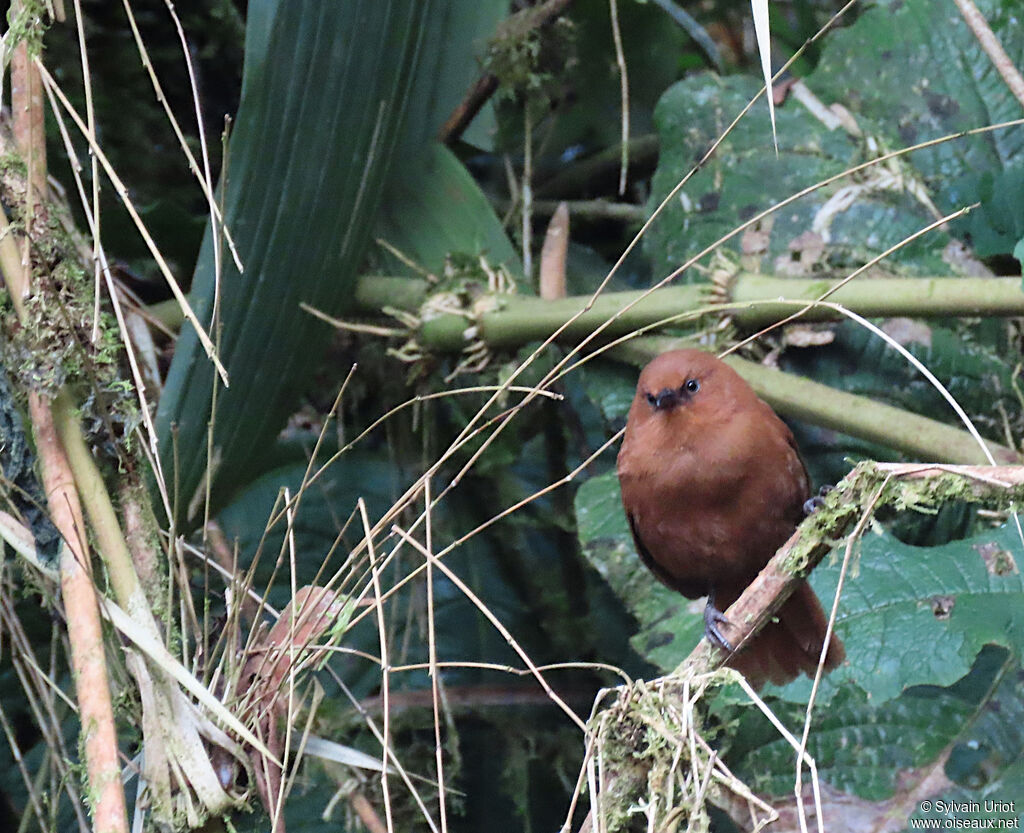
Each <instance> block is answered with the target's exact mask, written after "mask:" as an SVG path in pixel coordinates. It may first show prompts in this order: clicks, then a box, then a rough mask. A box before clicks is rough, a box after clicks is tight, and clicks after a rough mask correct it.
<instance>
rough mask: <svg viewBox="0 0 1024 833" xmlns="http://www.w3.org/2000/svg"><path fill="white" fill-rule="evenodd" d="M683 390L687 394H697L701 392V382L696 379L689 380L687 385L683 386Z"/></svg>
mask: <svg viewBox="0 0 1024 833" xmlns="http://www.w3.org/2000/svg"><path fill="white" fill-rule="evenodd" d="M683 390H685V391H686V392H687V393H696V392H697V391H699V390H700V382H699V381H697V380H696V379H687V380H686V384H684V385H683Z"/></svg>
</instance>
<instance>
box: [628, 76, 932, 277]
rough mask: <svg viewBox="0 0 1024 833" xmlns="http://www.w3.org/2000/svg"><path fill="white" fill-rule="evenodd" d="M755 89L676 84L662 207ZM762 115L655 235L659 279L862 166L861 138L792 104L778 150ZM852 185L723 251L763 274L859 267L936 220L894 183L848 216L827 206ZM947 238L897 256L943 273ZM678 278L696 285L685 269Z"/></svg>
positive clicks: (668, 119) (666, 121)
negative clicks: (781, 205)
mask: <svg viewBox="0 0 1024 833" xmlns="http://www.w3.org/2000/svg"><path fill="white" fill-rule="evenodd" d="M759 85H760V82H759V81H757V80H754V79H752V78H748V77H743V76H731V77H728V78H718V77H717V76H714V75H711V74H707V73H705V74H703V75H698V76H694V77H692V78H688V79H686V80H685V81H680V82H679V83H678V84H676V85H674V86H672V87H670V88H669V89H668V91H667V92H666V93H665V95H664V96H662V99H661V101H660V102H659V103H658V108H657V110H656V112H655V119H656V121H657V124H658V133H659V135H660V136H661V157H660V160H659V163H658V170H657V172H656V173H655V176H654V179H653V188H652V205H657V203H658V202H660V201H661V200H662V198H663V197H664V195H665V194H667V193H668V192H669V191H670V190H671V189H672V188H673V187H674V186H675V185H676V183H678V182H679V181H680V180H681V179H682V178H683V177H684V176H685V175H686V174H687V173H689V172H690V170H691V168H693V166H694V165H695V164H696V163H697V162H698V161H699V160H700V159H701V157H702V156H703V154H704V153H705V152H706V150H707V148H708V147H710V146H711V144H712V142H714V141H715V139H717V138H718V136H719V135H720V134H721V132H722V131H723V130H724V129H725V127H726V126H727V125H728V123H729V122H730V121H731V120H732V118H733V117H734V116H735V115H736V114H738V113H739V112H740V111H741V110H742V109H743V107H745V106H746V104H747V102H748V101H749V100H750V99H751V98H753V96H754V95H755V94H756V92H757V90H758V87H759ZM765 110H766V108H765V107H763V106H762V107H755V108H754V110H753V111H752V112H751V113H750V114H748V116H747V118H744V119H743V120H742V121H741V122H740V123H739V124H738V125H737V127H736V128H735V129H734V130H733V132H732V133H731V134H730V135H729V137H728V138H727V139H726V140H725V141H724V142H723V143H722V145H721V146H720V147H719V148H718V150H717V152H716V153H715V155H714V156H713V157H712V158H711V159H710V160H709V161H708V162H707V163H706V164H705V165H704V167H703V168H702V169H701V170H700V171H699V172H698V173H697V174H696V175H694V176H693V177H692V178H691V179H690V180H689V181H688V182H687V184H686V185H685V186H684V188H683V189H682V190H681V191H680V193H679V194H678V195H677V197H676V198H675V199H673V200H672V201H671V202H670V203H669V205H668V206H667V208H666V210H665V211H664V212H663V213H662V214H661V216H660V218H659V219H658V220H657V222H656V223H655V224H654V225H653V226H652V227H651V231H650V233H649V237H648V240H647V247H646V251H647V253H648V254H649V255H650V256H651V258H652V260H653V261H654V269H655V275H656V276H659V277H660V276H663V275H666V274H668V273H669V272H671V271H672V270H674V269H676V268H677V267H678V266H680V265H681V264H682V263H684V262H686V261H687V260H688V259H689V258H691V257H693V256H694V255H696V254H698V253H699V252H701V251H703V250H704V249H705V248H706V247H707V246H709V245H711V244H712V243H714V242H716V241H717V240H718V239H719V238H721V237H723V236H725V235H726V234H728V233H729V232H731V231H732V230H733V229H735V228H736V227H737V226H739V225H740V224H741V223H744V222H746V221H747V220H749V219H750V218H751V217H753V216H754V215H755V214H758V213H760V212H761V211H764V210H766V209H768V208H770V207H771V206H773V205H775V204H776V203H778V202H780V201H781V200H783V199H785V198H786V197H788V196H790V195H791V194H795V193H796V192H798V191H800V190H802V189H804V188H806V187H808V186H810V185H813V184H815V183H817V182H819V181H821V180H823V179H826V178H828V177H830V176H834V175H835V174H838V173H840V172H842V171H843V170H845V169H846V168H848V167H851V166H853V165H856V164H858V163H860V162H862V161H864V158H863V155H862V148H861V144H860V142H859V141H858V140H857V139H855V138H854V137H851V136H849V135H847V134H846V133H844V132H843V131H842V130H840V129H836V130H833V131H829V130H827V129H826V128H825V127H824V126H822V124H821V122H819V121H818V120H817V119H816V118H815V117H814V116H813V115H812V114H811V113H810V112H809V111H808V110H807V109H806V108H804V107H803V106H801V105H799V104H798V103H797V102H795V101H790V102H787V103H786V106H784V107H780V108H778V110H777V111H776V128H777V133H778V142H779V154H778V156H776V155H775V154H774V153H773V152H772V148H771V144H770V140H769V139H768V137H767V133H766V131H765V129H764V124H765V122H766V121H767V113H766V112H763V111H765ZM849 184H850V183H849V182H839V183H836V184H834V185H832V186H830V187H828V188H824V189H821V190H819V191H816V192H815V193H813V194H811V195H809V196H807V197H804V198H803V199H801V200H799V201H797V202H796V203H794V204H792V205H791V206H788V207H787V208H786V209H785V210H783V211H779V212H777V213H776V214H775V215H773V216H772V217H771V218H769V219H766V220H765V221H763V225H762V227H761V229H760V230H759V234H758V235H757V236H754V235H750V236H747V237H746V238H744V237H741V236H737V237H734V238H732V240H731V241H730V242H729V243H728V244H727V246H728V247H731V248H732V249H733V250H735V251H743V252H744V253H745V254H746V255H747V256H748V259H749V261H750V263H751V265H753V266H755V267H756V268H759V269H761V270H762V271H765V272H772V273H780V274H799V275H806V274H810V273H812V272H814V271H817V270H820V269H843V268H846V267H848V266H850V265H859V264H861V263H863V262H865V261H866V260H868V259H869V258H870V257H872V256H873V255H875V254H878V253H879V252H881V251H883V250H885V249H886V248H888V247H890V246H892V245H894V244H896V243H898V242H900V241H901V240H903V239H904V238H905V237H907V236H909V235H910V234H912V233H914V232H916V231H918V230H919V229H921V228H923V227H924V226H927V225H928V224H929V223H931V222H933V220H934V217H933V216H932V215H931V214H930V213H929V211H928V208H927V207H926V205H925V204H923V203H922V202H921V201H920V200H919V199H918V198H917V197H916V196H915V195H914V194H912V193H909V192H908V191H907V189H906V188H905V187H903V186H902V185H901V184H899V181H898V180H897V178H896V177H894V176H892V175H891V174H890V175H887V176H883V177H881V178H879V180H878V181H877V183H876V184H875V185H869V184H867V183H864V182H862V186H863V187H862V188H861V189H860V191H859V193H857V195H856V199H855V200H853V201H852V202H851V203H850V204H849V205H848V206H846V207H845V210H834V211H833V210H831V209H826V204H827V203H828V201H829V199H830V198H831V197H833V196H835V195H836V194H837V193H838V191H839V190H840V189H841V188H843V187H844V186H847V185H849ZM947 243H948V236H947V235H946V234H944V233H942V232H937V233H935V234H932V235H928V236H926V237H925V238H923V239H921V240H918V241H917V242H915V243H913V244H911V245H909V246H907V247H906V248H904V249H902V250H901V251H900V254H899V257H898V258H897V261H898V262H899V263H900V264H901V265H902V266H903V267H904V268H905V269H906V270H907V271H908V272H910V273H914V272H918V273H929V274H936V273H942V272H946V271H948V267H947V266H945V264H944V263H943V261H942V250H943V248H944V247H945V245H946V244H947ZM687 275H688V276H684V278H683V279H684V280H694V279H696V275H695V273H693V272H692V271H691V272H690V273H687Z"/></svg>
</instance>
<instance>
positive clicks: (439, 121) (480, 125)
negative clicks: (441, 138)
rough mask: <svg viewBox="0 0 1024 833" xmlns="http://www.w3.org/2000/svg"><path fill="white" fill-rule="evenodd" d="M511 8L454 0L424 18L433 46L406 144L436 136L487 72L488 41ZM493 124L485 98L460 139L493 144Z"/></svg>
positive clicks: (502, 2)
mask: <svg viewBox="0 0 1024 833" xmlns="http://www.w3.org/2000/svg"><path fill="white" fill-rule="evenodd" d="M507 14H508V2H507V0H475V2H468V1H467V0H456V2H445V3H443V4H440V5H439V6H438V7H437V8H435V10H434V13H433V14H431V15H430V17H429V18H428V19H427V20H426V22H425V24H424V30H423V40H424V43H426V44H428V45H429V48H428V49H427V50H426V52H425V54H424V55H423V56H422V57H421V59H420V65H419V71H418V72H417V74H416V79H415V81H414V82H413V88H412V95H411V96H410V101H409V115H408V119H409V125H408V127H407V129H406V130H405V133H404V134H403V137H402V144H403V146H405V147H406V148H410V149H416V148H419V147H421V146H422V145H423V144H425V143H427V142H429V141H430V140H431V139H433V138H435V137H436V136H437V133H438V131H439V130H440V129H441V127H442V126H443V125H444V123H445V121H446V120H447V119H448V117H449V116H450V115H451V113H452V111H453V110H454V109H455V108H456V107H457V106H458V105H459V103H460V102H461V101H462V100H463V99H464V98H465V96H466V93H467V92H469V89H470V88H471V87H472V85H473V83H474V82H475V81H476V79H477V78H478V77H479V76H480V75H481V74H482V73H483V71H484V70H483V61H484V57H485V55H486V53H487V46H488V43H489V42H490V40H491V38H492V37H494V35H495V32H496V31H497V28H498V24H499V23H500V22H501V21H502V20H503V19H504V18H505V16H506V15H507ZM495 130H496V126H495V118H494V108H493V106H492V105H491V103H490V102H487V103H486V104H485V105H484V106H483V108H482V109H481V110H480V112H479V113H478V114H477V115H476V117H475V118H474V119H473V121H472V122H471V123H470V125H469V127H468V128H467V129H466V132H465V133H463V134H462V140H463V141H465V142H468V143H470V144H472V145H475V146H476V147H479V148H482V149H485V150H490V149H491V146H492V145H493V142H494V132H495Z"/></svg>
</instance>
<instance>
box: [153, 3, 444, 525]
mask: <svg viewBox="0 0 1024 833" xmlns="http://www.w3.org/2000/svg"><path fill="white" fill-rule="evenodd" d="M437 6H438V4H437V3H424V2H419V3H413V2H399V3H393V4H381V3H377V2H358V3H344V4H331V5H328V6H324V5H322V4H319V3H312V4H306V3H281V4H278V5H276V6H273V7H271V6H265V7H262V8H260V13H261V14H262V15H265V16H264V17H263V18H262V19H263V21H264V22H269V21H270V20H273V24H272V26H270V31H269V37H267V38H266V39H265V40H264V38H263V36H262V35H257V34H254V36H253V40H252V41H251V42H250V44H249V50H248V57H247V60H248V62H249V63H248V66H247V70H246V74H247V78H246V81H245V84H244V88H243V100H242V104H241V106H240V108H239V112H238V118H237V121H236V127H235V129H234V132H233V139H232V144H231V162H230V174H229V177H228V185H227V193H226V195H225V203H226V208H225V218H226V222H227V225H228V227H229V228H230V229H231V231H232V234H233V236H234V239H235V242H236V243H237V245H238V250H239V254H240V255H241V258H242V262H243V264H244V266H245V273H244V274H240V273H239V272H238V271H237V270H236V269H235V268H234V266H233V264H232V261H231V258H230V257H229V256H228V255H227V251H226V249H225V250H224V251H222V252H220V253H219V254H220V255H222V256H223V262H224V273H223V275H222V276H219V279H218V276H217V275H216V270H215V254H216V253H215V252H214V238H213V235H212V232H211V231H209V230H208V231H207V235H206V238H205V240H204V243H203V250H202V253H201V255H200V260H199V264H198V266H197V268H196V276H195V279H194V282H193V288H192V296H191V298H192V303H193V304H194V308H195V310H196V313H197V315H198V316H199V318H200V320H201V321H203V322H204V323H207V324H208V323H209V322H210V320H211V315H212V313H213V305H214V300H215V298H217V299H219V303H220V319H219V323H218V325H217V327H218V328H219V330H220V336H219V337H218V344H219V351H220V356H221V359H222V361H223V363H224V366H225V367H226V368H227V370H228V373H229V376H230V379H231V381H232V382H233V384H232V386H231V387H228V388H226V389H224V390H221V391H219V392H218V403H219V410H218V412H217V413H216V414H215V415H214V414H212V413H211V408H212V395H213V391H214V385H215V374H214V370H213V368H212V366H211V365H210V363H209V362H208V361H207V360H206V359H205V357H204V356H203V351H202V348H201V346H200V345H199V342H198V338H197V336H196V334H195V332H194V331H193V330H192V328H191V327H185V328H184V329H183V331H182V333H181V336H180V337H179V339H178V344H177V348H176V350H175V354H174V362H173V363H172V366H171V370H170V373H169V375H168V379H167V384H166V387H165V389H164V394H163V396H162V398H161V400H160V411H159V430H160V433H161V437H162V446H161V448H162V451H163V454H164V468H165V471H167V472H173V473H174V475H173V476H174V477H175V479H176V482H177V484H178V489H179V494H180V495H181V496H182V502H181V504H180V505H179V506H177V507H176V511H177V512H178V513H179V521H180V523H181V524H182V525H183V526H185V527H192V526H195V525H196V524H198V523H199V522H201V520H202V517H201V514H200V513H199V511H198V509H199V504H198V503H196V502H195V501H194V500H193V498H194V496H195V495H196V494H197V490H199V489H201V488H205V485H204V473H205V472H206V470H207V466H208V464H210V465H211V468H212V469H213V470H212V471H211V477H212V480H213V485H212V492H211V498H212V500H213V503H214V505H215V506H216V507H219V506H222V505H223V503H224V500H225V498H226V497H227V496H228V495H229V494H230V493H231V492H232V491H234V490H235V489H237V488H238V487H239V486H240V485H242V484H244V483H245V482H246V481H247V479H248V477H249V476H250V474H251V472H252V469H253V454H252V449H253V448H254V447H255V448H259V447H265V446H266V445H267V444H268V443H269V442H270V441H271V440H273V438H274V437H275V436H276V434H277V432H278V431H279V430H280V428H281V424H282V423H283V421H284V420H285V418H286V416H287V414H288V412H289V411H290V409H291V408H292V407H293V404H294V402H295V398H296V396H297V394H298V392H299V391H301V390H302V388H303V387H304V385H305V384H306V382H307V380H308V379H309V378H310V374H311V372H312V370H313V368H314V365H313V363H312V362H311V361H310V357H311V356H315V355H318V354H319V352H320V351H321V350H322V349H323V346H324V345H325V343H326V340H327V336H328V334H329V331H328V329H327V328H326V327H324V326H323V325H321V324H316V323H313V322H312V321H311V319H310V318H309V315H308V313H306V312H304V311H303V310H302V309H301V308H300V306H299V304H300V303H301V302H305V303H307V304H311V305H312V306H314V307H318V308H320V309H323V310H325V311H326V312H328V313H332V314H334V313H337V312H339V311H342V310H344V309H345V308H346V307H348V306H349V305H350V304H351V293H352V285H353V282H354V280H355V277H356V270H357V269H358V267H359V265H360V263H361V261H362V259H363V257H364V254H365V251H366V246H367V244H368V242H369V239H370V234H371V231H372V223H373V219H374V215H375V210H376V207H377V205H378V204H379V201H380V196H381V193H382V188H383V185H384V180H385V177H386V174H387V170H388V167H389V166H390V163H391V153H392V150H393V149H394V147H395V146H396V142H397V140H398V134H399V130H400V128H401V125H402V123H403V116H404V109H405V106H406V102H407V100H408V94H409V91H410V89H411V83H412V79H413V78H414V77H415V75H416V68H417V61H418V57H419V55H420V41H419V33H420V29H421V27H422V25H423V23H424V21H425V20H426V19H427V18H429V16H430V14H431V13H432V12H433V10H434V8H435V7H437ZM258 8H259V7H258ZM253 31H254V32H257V33H259V32H262V33H264V34H265V33H266V29H265V27H257V28H256V29H254V30H253ZM356 31H363V32H372V33H373V36H372V37H365V38H353V37H351V34H352V33H353V32H356ZM261 49H262V50H263V52H262V53H261V52H260V50H261ZM312 79H316V81H315V82H313V80H312ZM215 335H216V333H215ZM211 417H214V434H213V439H212V443H213V459H212V460H209V461H208V460H207V451H206V448H207V443H206V439H205V437H206V432H207V425H208V423H209V421H210V419H211ZM172 431H173V432H174V435H175V438H176V439H175V442H174V443H172V441H171V435H172ZM175 448H176V449H177V451H176V453H175V451H174V449H175Z"/></svg>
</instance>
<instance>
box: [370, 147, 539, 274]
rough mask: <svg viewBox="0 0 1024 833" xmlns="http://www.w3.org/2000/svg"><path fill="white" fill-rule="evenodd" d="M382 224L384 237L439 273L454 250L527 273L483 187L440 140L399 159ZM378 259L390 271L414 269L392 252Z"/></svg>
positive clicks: (380, 230) (379, 228) (420, 264)
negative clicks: (481, 187)
mask: <svg viewBox="0 0 1024 833" xmlns="http://www.w3.org/2000/svg"><path fill="white" fill-rule="evenodd" d="M439 206H440V207H443V210H438V207H439ZM377 223H378V225H377V231H376V236H377V237H378V238H379V239H381V240H383V241H384V242H386V243H387V244H388V245H389V246H392V247H393V248H395V249H397V250H398V251H399V252H401V253H402V255H403V256H404V257H405V258H407V259H409V260H411V261H412V262H413V263H415V264H416V265H417V266H418V267H419V268H420V269H424V270H426V271H428V272H430V273H431V274H433V275H435V276H441V275H442V274H443V272H444V266H445V260H446V259H447V258H448V256H449V255H450V254H452V253H453V252H457V253H459V254H461V255H478V256H483V257H484V258H486V259H487V261H488V263H489V264H490V265H491V267H492V268H497V267H499V266H504V267H506V268H507V269H509V270H510V271H511V272H513V273H514V274H521V273H522V271H523V267H522V264H521V263H520V259H519V255H518V253H517V252H516V251H515V249H514V248H513V247H512V243H511V242H510V241H509V238H508V235H507V234H505V230H504V229H503V228H502V226H501V222H500V221H499V220H498V216H497V214H495V213H494V208H493V207H492V206H491V204H490V202H489V201H488V200H487V198H486V197H485V196H484V194H483V192H482V191H481V190H480V186H478V185H477V184H476V182H475V181H474V179H473V178H472V177H471V176H470V175H469V172H468V171H467V170H466V168H465V167H464V166H463V164H462V163H461V162H459V160H458V159H457V158H456V157H455V156H454V155H453V154H452V152H451V151H449V150H448V149H447V148H446V147H444V146H442V145H439V144H436V143H430V144H427V145H426V146H424V147H422V148H420V149H418V150H416V151H414V152H412V153H410V154H409V155H408V156H407V157H406V158H403V159H401V160H398V163H397V164H396V166H395V170H394V171H393V173H392V176H391V178H390V180H389V183H388V188H387V191H386V193H385V196H384V203H383V205H382V206H381V211H380V216H379V218H378V221H377ZM378 260H379V262H380V267H381V269H382V271H383V272H384V273H385V274H405V273H410V272H413V273H414V270H411V269H410V268H409V267H408V266H407V265H406V264H404V263H402V262H401V261H400V260H399V259H398V258H397V257H395V256H394V255H392V254H391V253H390V252H384V253H383V254H382V256H381V257H380V258H379V259H378ZM414 274H415V273H414Z"/></svg>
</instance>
